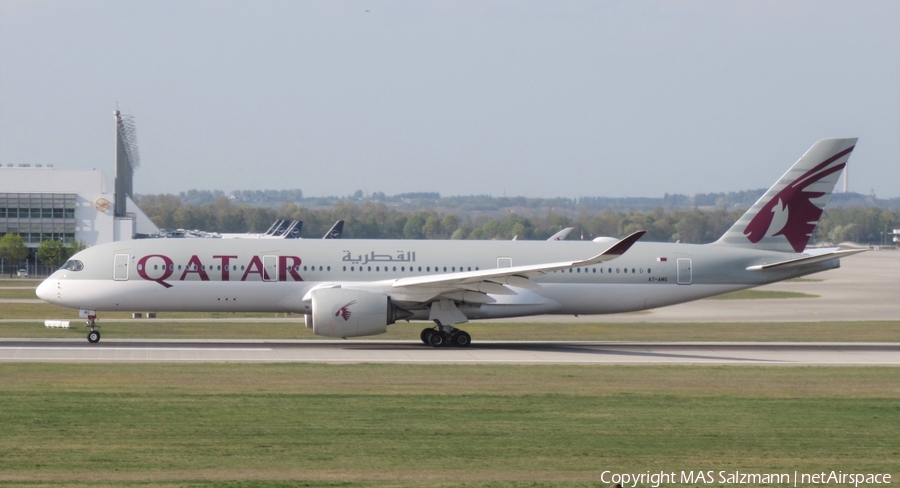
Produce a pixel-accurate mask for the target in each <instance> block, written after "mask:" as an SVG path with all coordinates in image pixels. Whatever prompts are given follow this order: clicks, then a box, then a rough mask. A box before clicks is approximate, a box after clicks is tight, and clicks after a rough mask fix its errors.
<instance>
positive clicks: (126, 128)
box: [113, 110, 141, 217]
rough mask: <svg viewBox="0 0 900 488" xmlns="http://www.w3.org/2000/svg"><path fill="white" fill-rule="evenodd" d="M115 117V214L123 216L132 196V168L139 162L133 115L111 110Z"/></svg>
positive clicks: (135, 167) (138, 164)
mask: <svg viewBox="0 0 900 488" xmlns="http://www.w3.org/2000/svg"><path fill="white" fill-rule="evenodd" d="M113 115H115V118H116V195H115V200H116V203H115V216H116V217H125V216H126V213H127V210H126V209H127V202H128V197H133V195H134V189H133V184H132V180H133V179H134V170H136V169H137V168H138V166H140V164H141V158H140V155H139V154H138V145H137V133H136V132H135V128H134V117H132V116H130V115H122V114H121V113H120V112H119V111H118V110H116V111H115V112H113Z"/></svg>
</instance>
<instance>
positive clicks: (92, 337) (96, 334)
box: [87, 330, 100, 344]
mask: <svg viewBox="0 0 900 488" xmlns="http://www.w3.org/2000/svg"><path fill="white" fill-rule="evenodd" d="M87 339H88V342H90V343H91V344H96V343H98V342H100V331H98V330H92V331H90V332H88V338H87Z"/></svg>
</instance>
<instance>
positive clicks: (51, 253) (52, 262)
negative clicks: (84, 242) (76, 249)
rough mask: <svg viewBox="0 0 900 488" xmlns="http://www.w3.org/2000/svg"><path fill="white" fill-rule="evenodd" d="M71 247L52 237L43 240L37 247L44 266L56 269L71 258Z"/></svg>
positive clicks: (39, 259)
mask: <svg viewBox="0 0 900 488" xmlns="http://www.w3.org/2000/svg"><path fill="white" fill-rule="evenodd" d="M69 256H70V254H69V248H68V246H66V245H65V244H63V242H62V241H58V240H56V239H50V240H46V241H43V242H41V245H40V246H38V249H37V258H38V261H40V262H41V264H43V265H44V266H48V267H50V268H53V269H56V268H58V267H59V265H60V264H62V263H64V262H66V260H67V259H69Z"/></svg>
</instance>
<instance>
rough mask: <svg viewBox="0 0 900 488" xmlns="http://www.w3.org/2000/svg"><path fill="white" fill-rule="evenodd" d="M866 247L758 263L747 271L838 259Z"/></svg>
mask: <svg viewBox="0 0 900 488" xmlns="http://www.w3.org/2000/svg"><path fill="white" fill-rule="evenodd" d="M864 251H865V249H845V250H842V251H833V252H829V253H827V254H816V255H813V256H804V257H802V258H797V259H788V260H787V261H779V262H777V263H769V264H758V265H756V266H750V267H748V268H747V271H763V270H767V269H775V268H791V267H794V266H803V265H806V264H813V263H821V262H822V261H828V260H830V259H837V258H842V257H846V256H852V255H854V254H859V253H861V252H864Z"/></svg>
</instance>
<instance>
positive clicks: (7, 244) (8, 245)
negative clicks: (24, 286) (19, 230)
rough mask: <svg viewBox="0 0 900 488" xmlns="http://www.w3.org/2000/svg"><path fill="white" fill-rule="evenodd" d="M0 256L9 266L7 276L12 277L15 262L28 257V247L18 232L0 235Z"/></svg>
mask: <svg viewBox="0 0 900 488" xmlns="http://www.w3.org/2000/svg"><path fill="white" fill-rule="evenodd" d="M0 257H2V258H3V260H4V261H6V263H7V265H8V266H9V277H10V278H12V275H13V270H14V269H15V268H16V264H18V263H19V262H20V261H22V260H23V259H25V258H27V257H28V247H26V246H25V241H23V240H22V236H20V235H19V234H6V235H5V236H3V237H0Z"/></svg>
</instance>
